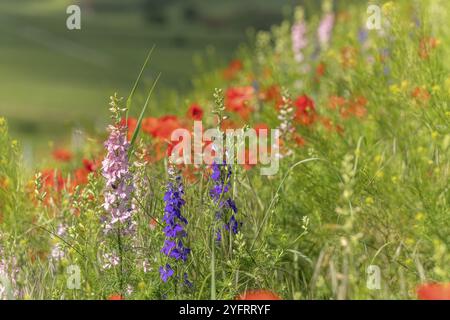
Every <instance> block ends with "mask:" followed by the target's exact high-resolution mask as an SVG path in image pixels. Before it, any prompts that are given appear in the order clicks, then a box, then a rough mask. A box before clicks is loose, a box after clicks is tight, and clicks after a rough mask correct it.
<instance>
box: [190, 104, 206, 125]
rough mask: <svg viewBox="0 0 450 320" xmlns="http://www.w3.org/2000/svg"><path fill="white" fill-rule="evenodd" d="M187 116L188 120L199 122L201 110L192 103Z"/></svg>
mask: <svg viewBox="0 0 450 320" xmlns="http://www.w3.org/2000/svg"><path fill="white" fill-rule="evenodd" d="M187 116H188V118H189V119H192V120H197V121H200V120H202V118H203V109H202V108H201V107H200V106H199V105H198V104H196V103H194V104H192V105H191V106H190V107H189V109H188V111H187Z"/></svg>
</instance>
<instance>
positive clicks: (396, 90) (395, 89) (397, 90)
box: [389, 84, 401, 94]
mask: <svg viewBox="0 0 450 320" xmlns="http://www.w3.org/2000/svg"><path fill="white" fill-rule="evenodd" d="M389 90H390V91H391V92H392V93H393V94H399V93H400V91H401V90H400V87H399V86H398V85H396V84H393V85H390V86H389Z"/></svg>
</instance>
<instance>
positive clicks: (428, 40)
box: [419, 37, 438, 59]
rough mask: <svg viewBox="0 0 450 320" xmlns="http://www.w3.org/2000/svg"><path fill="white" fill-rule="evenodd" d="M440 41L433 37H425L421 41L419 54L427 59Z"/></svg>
mask: <svg viewBox="0 0 450 320" xmlns="http://www.w3.org/2000/svg"><path fill="white" fill-rule="evenodd" d="M437 45H438V41H437V39H436V38H433V37H425V38H423V39H422V40H420V43H419V56H420V57H421V58H422V59H427V58H428V57H429V56H430V53H431V50H432V49H434V48H436V47H437Z"/></svg>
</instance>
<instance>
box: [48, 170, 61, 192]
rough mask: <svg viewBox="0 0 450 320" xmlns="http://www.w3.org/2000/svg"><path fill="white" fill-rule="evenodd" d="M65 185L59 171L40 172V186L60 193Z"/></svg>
mask: <svg viewBox="0 0 450 320" xmlns="http://www.w3.org/2000/svg"><path fill="white" fill-rule="evenodd" d="M65 184H66V180H65V179H64V178H63V176H62V172H61V171H60V170H55V169H46V170H43V171H42V185H43V186H44V187H46V188H48V189H56V190H57V191H61V190H62V189H63V188H64V186H65Z"/></svg>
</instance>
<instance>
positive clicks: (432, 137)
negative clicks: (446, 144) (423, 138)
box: [431, 131, 439, 140]
mask: <svg viewBox="0 0 450 320" xmlns="http://www.w3.org/2000/svg"><path fill="white" fill-rule="evenodd" d="M438 136H439V133H438V132H437V131H433V132H432V133H431V139H433V140H436V139H437V137H438Z"/></svg>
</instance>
